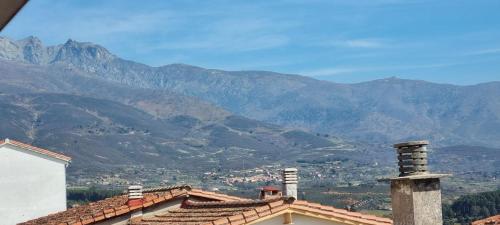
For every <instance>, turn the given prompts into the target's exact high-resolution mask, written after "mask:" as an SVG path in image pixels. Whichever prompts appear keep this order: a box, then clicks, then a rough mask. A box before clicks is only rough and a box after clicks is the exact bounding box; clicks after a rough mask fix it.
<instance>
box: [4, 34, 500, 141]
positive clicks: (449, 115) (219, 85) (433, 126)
mask: <svg viewBox="0 0 500 225" xmlns="http://www.w3.org/2000/svg"><path fill="white" fill-rule="evenodd" d="M67 43H68V42H67ZM78 43H80V44H78ZM4 45H5V44H2V45H0V46H4ZM89 45H90V46H92V47H89ZM96 46H98V45H95V44H88V43H83V44H81V42H75V41H72V45H71V48H70V49H69V50H68V51H69V52H74V53H75V54H72V55H71V54H70V55H67V54H66V55H65V57H60V58H59V59H58V60H55V61H53V62H51V63H49V64H48V65H49V66H51V65H58V66H62V67H68V68H72V69H75V70H78V71H81V72H82V73H84V74H85V75H86V76H90V77H100V78H103V79H106V80H108V81H110V82H117V83H120V84H122V85H126V86H130V87H137V88H145V89H154V90H168V91H171V92H174V93H177V94H181V95H186V96H192V97H197V98H200V99H202V100H203V101H207V102H211V103H212V104H214V105H217V106H218V107H222V108H224V109H225V110H228V111H230V112H232V113H235V114H238V115H242V116H246V117H249V118H252V119H256V120H261V121H266V122H270V123H275V124H279V125H283V126H287V127H291V128H305V129H308V130H310V131H314V132H322V133H329V134H331V135H334V136H339V137H343V138H348V139H355V140H363V141H366V142H370V141H375V142H379V143H393V142H396V141H400V140H406V139H430V140H431V141H433V142H434V143H435V144H436V145H441V146H444V145H456V144H468V145H489V144H492V145H495V146H500V141H497V139H498V138H497V137H500V100H499V98H498V96H500V93H499V91H498V90H499V89H500V82H489V83H484V84H478V85H468V86H458V85H451V84H437V83H431V82H426V81H414V80H405V79H398V78H388V79H380V80H375V81H370V82H362V83H356V84H340V83H333V82H328V81H321V80H316V79H313V78H309V77H305V76H300V75H288V74H279V73H274V72H266V71H264V72H262V71H223V70H216V69H204V68H201V67H196V66H189V65H184V64H170V65H165V66H161V67H150V66H147V65H145V64H142V63H136V62H133V61H130V60H124V59H121V58H119V57H104V59H101V58H99V57H97V56H98V55H100V54H97V52H98V51H97V50H88V48H91V49H98V47H101V46H98V47H96ZM4 49H5V48H4ZM0 52H4V53H3V54H0V58H2V55H6V53H5V52H6V51H5V50H2V48H1V47H0ZM28 53H29V51H28ZM18 54H20V53H18ZM110 54H111V53H110ZM3 58H4V59H8V58H11V59H10V60H12V58H16V57H5V56H4V57H3ZM18 58H19V57H18ZM28 58H30V57H28ZM25 62H27V63H30V61H25ZM497 86H498V87H497Z"/></svg>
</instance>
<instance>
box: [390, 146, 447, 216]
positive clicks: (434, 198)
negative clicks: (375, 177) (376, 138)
mask: <svg viewBox="0 0 500 225" xmlns="http://www.w3.org/2000/svg"><path fill="white" fill-rule="evenodd" d="M428 144H429V142H428V141H409V142H405V143H399V144H395V145H394V148H396V149H397V153H398V162H399V163H398V165H399V177H395V178H392V179H391V199H392V214H393V220H394V225H441V224H443V216H442V212H441V207H442V206H441V185H440V178H442V177H446V176H450V175H449V174H432V173H430V172H429V169H428V168H427V145H428Z"/></svg>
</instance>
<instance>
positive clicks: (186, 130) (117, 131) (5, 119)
mask: <svg viewBox="0 0 500 225" xmlns="http://www.w3.org/2000/svg"><path fill="white" fill-rule="evenodd" d="M36 43H37V40H36V39H34V38H30V39H27V40H24V41H21V42H19V43H14V42H10V41H8V40H6V39H1V40H0V46H1V47H0V49H1V50H0V52H1V53H0V55H2V58H3V59H2V60H0V123H1V124H2V126H1V127H0V136H1V137H2V138H5V137H9V138H13V139H18V140H21V141H24V142H27V143H32V144H34V145H37V146H42V147H46V148H50V149H56V150H59V151H63V152H64V153H66V154H68V155H70V156H72V157H73V158H74V160H73V163H72V167H71V168H70V169H71V170H70V173H71V174H75V173H77V172H78V171H80V170H89V169H90V170H100V169H111V168H113V167H120V166H123V165H137V166H149V167H153V168H155V167H168V168H175V169H191V168H192V165H193V164H196V165H197V166H198V167H204V166H207V167H208V166H210V167H211V168H213V167H214V166H218V165H222V166H224V167H225V168H242V167H252V166H257V165H262V164H266V163H274V162H276V161H277V159H280V158H283V157H280V155H282V154H287V155H288V156H289V158H287V160H288V161H294V160H296V158H299V155H300V156H301V157H300V158H303V157H304V156H309V157H312V158H314V157H316V158H317V157H321V156H323V155H324V154H327V153H328V152H330V151H335V150H336V149H338V148H346V144H345V143H343V142H342V141H341V140H339V139H335V138H333V137H325V136H317V135H315V134H311V133H307V132H304V131H300V130H294V129H288V128H283V127H280V126H277V125H272V124H268V123H265V122H260V121H256V120H252V119H247V118H245V117H242V116H238V115H234V114H232V113H231V112H229V111H227V110H224V109H222V108H220V107H217V106H215V105H213V104H211V103H209V102H206V101H203V100H200V99H198V98H196V97H189V96H185V95H182V94H177V93H174V92H172V91H167V90H160V89H147V88H140V87H131V86H128V85H123V84H121V83H118V82H114V81H110V80H105V79H103V78H102V77H99V76H94V75H90V74H89V73H88V72H85V71H81V70H79V69H77V68H74V67H71V66H67V64H62V63H52V64H51V65H48V63H50V61H51V62H55V61H54V58H52V56H54V55H52V56H51V54H55V52H59V53H60V52H61V51H62V50H61V49H62V48H61V49H58V48H57V47H53V48H52V49H56V50H55V51H47V52H48V53H47V52H45V50H46V49H45V50H44V48H39V47H36ZM38 43H39V42H38ZM11 44H13V45H11ZM23 44H26V45H23ZM33 45H35V46H33ZM19 46H23V47H22V49H23V50H20V51H19V49H17V47H19ZM33 49H42V50H41V52H38V51H35V52H36V53H33V54H31V53H32V52H33V51H32V50H33ZM57 49H58V50H57ZM12 50H15V51H12ZM75 50H78V49H70V50H69V51H75ZM89 51H92V50H89ZM59 53H58V55H62V53H60V54H59ZM16 54H17V55H16ZM54 57H56V56H54ZM56 58H57V57H56ZM347 148H350V147H349V146H347ZM243 159H244V160H248V161H247V162H246V163H244V164H243V165H242V164H241V161H242V160H243Z"/></svg>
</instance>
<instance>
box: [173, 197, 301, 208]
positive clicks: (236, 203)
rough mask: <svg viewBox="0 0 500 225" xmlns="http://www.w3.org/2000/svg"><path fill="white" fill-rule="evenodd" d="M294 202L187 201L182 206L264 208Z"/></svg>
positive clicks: (288, 200)
mask: <svg viewBox="0 0 500 225" xmlns="http://www.w3.org/2000/svg"><path fill="white" fill-rule="evenodd" d="M294 200H295V198H293V197H276V198H268V199H244V200H233V201H209V202H198V201H192V200H189V199H186V200H185V201H184V202H183V204H182V205H183V207H187V208H217V207H227V206H233V207H235V206H241V207H245V206H248V207H251V206H263V205H267V204H269V203H273V202H277V201H284V202H286V203H292V202H293V201H294Z"/></svg>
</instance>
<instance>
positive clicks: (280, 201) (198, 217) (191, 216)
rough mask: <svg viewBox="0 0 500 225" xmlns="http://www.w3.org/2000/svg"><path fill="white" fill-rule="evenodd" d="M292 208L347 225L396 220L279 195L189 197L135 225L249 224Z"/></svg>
mask: <svg viewBox="0 0 500 225" xmlns="http://www.w3.org/2000/svg"><path fill="white" fill-rule="evenodd" d="M284 210H289V211H290V212H293V213H299V214H300V213H303V214H307V215H320V216H322V217H323V218H327V219H328V218H332V219H333V220H335V221H344V222H346V224H347V223H348V224H363V225H389V224H392V220H390V219H387V218H381V217H377V216H371V215H365V214H361V213H356V212H349V211H347V210H343V209H337V208H334V207H329V206H323V205H319V204H313V203H309V202H306V201H294V199H293V198H287V197H275V198H268V199H264V200H236V201H220V202H196V201H191V200H189V199H187V200H185V201H184V202H183V204H182V206H181V207H180V208H177V209H171V210H169V211H168V212H165V213H161V214H157V215H155V216H152V217H146V218H142V219H141V220H139V221H135V222H134V223H132V225H216V224H248V223H251V222H254V221H256V220H258V219H263V218H266V217H268V216H273V214H276V213H280V212H282V211H284Z"/></svg>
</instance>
